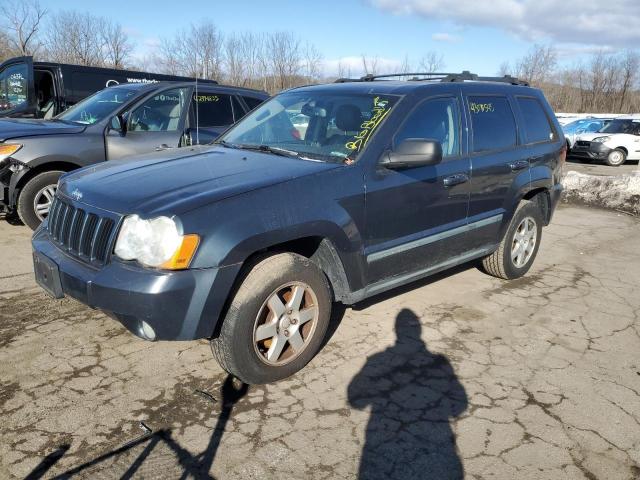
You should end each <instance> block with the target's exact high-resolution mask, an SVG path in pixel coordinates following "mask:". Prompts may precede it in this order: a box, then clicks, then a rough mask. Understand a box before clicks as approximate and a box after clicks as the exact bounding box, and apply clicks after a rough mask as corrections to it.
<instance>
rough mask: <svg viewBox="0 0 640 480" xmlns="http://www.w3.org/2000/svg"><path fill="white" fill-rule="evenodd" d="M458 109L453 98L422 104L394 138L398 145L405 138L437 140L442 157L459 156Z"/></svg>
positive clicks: (437, 99) (438, 99)
mask: <svg viewBox="0 0 640 480" xmlns="http://www.w3.org/2000/svg"><path fill="white" fill-rule="evenodd" d="M459 118H460V115H459V108H458V101H457V100H456V99H455V98H435V99H433V100H427V101H426V102H423V103H422V104H421V105H420V106H418V108H416V109H415V110H414V111H413V112H411V114H410V115H409V117H408V118H407V120H406V121H405V122H404V124H403V125H402V127H400V131H399V132H398V133H397V134H396V136H395V138H394V141H393V143H394V145H398V144H399V143H400V142H402V141H403V140H406V139H407V138H426V139H429V140H437V141H439V142H440V144H441V145H442V156H443V157H451V156H456V155H459V154H460V131H459V125H460V121H459Z"/></svg>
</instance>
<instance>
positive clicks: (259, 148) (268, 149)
mask: <svg viewBox="0 0 640 480" xmlns="http://www.w3.org/2000/svg"><path fill="white" fill-rule="evenodd" d="M235 147H236V148H240V149H242V150H254V151H256V152H265V153H273V154H274V155H280V156H281V157H290V158H305V157H304V156H302V155H301V154H300V153H298V152H295V151H293V150H287V149H286V148H280V147H272V146H270V145H242V144H237V145H235Z"/></svg>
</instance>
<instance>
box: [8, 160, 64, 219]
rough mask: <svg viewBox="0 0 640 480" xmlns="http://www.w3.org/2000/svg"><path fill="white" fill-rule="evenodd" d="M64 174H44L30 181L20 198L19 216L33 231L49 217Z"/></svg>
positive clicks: (59, 172) (60, 172) (56, 171)
mask: <svg viewBox="0 0 640 480" xmlns="http://www.w3.org/2000/svg"><path fill="white" fill-rule="evenodd" d="M63 173H64V172H62V171H59V170H53V171H50V172H43V173H40V174H38V175H36V176H35V177H33V178H32V179H31V180H29V181H28V182H27V183H26V184H25V186H24V187H23V188H22V191H21V192H20V196H19V197H18V216H19V217H20V220H22V222H23V223H24V224H26V225H27V226H29V228H31V230H35V229H36V228H38V226H39V225H40V224H41V223H42V221H43V220H44V219H45V218H47V215H49V210H50V209H51V204H52V203H53V197H54V196H55V194H56V186H57V185H58V179H59V178H60V176H61V175H62V174H63Z"/></svg>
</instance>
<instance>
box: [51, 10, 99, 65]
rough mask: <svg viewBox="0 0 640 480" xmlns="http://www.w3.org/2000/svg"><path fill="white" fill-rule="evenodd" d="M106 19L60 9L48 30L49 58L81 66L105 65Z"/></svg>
mask: <svg viewBox="0 0 640 480" xmlns="http://www.w3.org/2000/svg"><path fill="white" fill-rule="evenodd" d="M104 24H105V20H104V19H102V18H100V17H94V16H93V15H91V14H90V13H80V12H75V11H61V12H58V13H57V14H56V15H54V16H53V17H52V21H51V23H50V25H49V28H48V29H47V33H46V50H47V56H48V58H49V59H50V60H53V61H58V62H66V63H74V64H79V65H89V66H103V65H104V64H105V52H104V43H103V37H102V35H101V32H102V30H103V25H104Z"/></svg>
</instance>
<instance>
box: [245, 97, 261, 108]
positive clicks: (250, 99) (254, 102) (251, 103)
mask: <svg viewBox="0 0 640 480" xmlns="http://www.w3.org/2000/svg"><path fill="white" fill-rule="evenodd" d="M242 99H243V100H244V101H245V102H246V104H247V105H248V106H249V110H253V109H254V108H256V107H257V106H258V105H260V104H261V103H262V102H263V101H264V100H260V99H259V98H254V97H242Z"/></svg>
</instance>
